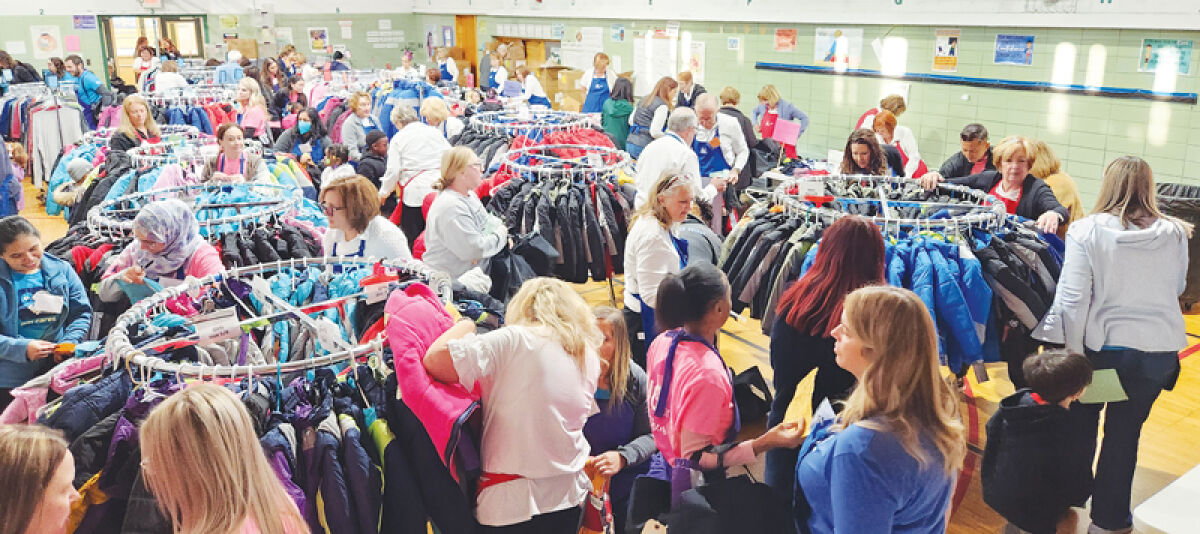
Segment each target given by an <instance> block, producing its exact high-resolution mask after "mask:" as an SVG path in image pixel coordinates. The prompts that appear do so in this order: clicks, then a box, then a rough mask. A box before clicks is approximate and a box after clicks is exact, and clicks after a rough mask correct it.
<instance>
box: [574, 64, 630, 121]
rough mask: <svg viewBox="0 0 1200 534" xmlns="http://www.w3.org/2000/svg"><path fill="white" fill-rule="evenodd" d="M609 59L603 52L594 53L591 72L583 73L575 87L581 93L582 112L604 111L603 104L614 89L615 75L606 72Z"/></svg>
mask: <svg viewBox="0 0 1200 534" xmlns="http://www.w3.org/2000/svg"><path fill="white" fill-rule="evenodd" d="M610 61H611V59H609V57H608V54H605V53H604V52H596V55H595V56H592V70H589V71H584V73H583V76H580V77H579V82H577V83H576V84H575V85H576V86H577V88H578V89H580V90H582V91H583V94H584V97H583V112H584V113H600V112H601V111H603V110H604V102H605V101H607V100H608V98H609V96H611V94H612V90H613V89H616V83H617V75H616V74H615V73H613V72H610V71H609V70H608V65H609V62H610ZM632 96H633V95H632V93H631V94H630V97H632Z"/></svg>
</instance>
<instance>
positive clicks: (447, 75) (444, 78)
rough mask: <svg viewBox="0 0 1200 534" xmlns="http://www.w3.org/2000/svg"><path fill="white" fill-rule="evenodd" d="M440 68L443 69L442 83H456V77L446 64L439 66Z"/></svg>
mask: <svg viewBox="0 0 1200 534" xmlns="http://www.w3.org/2000/svg"><path fill="white" fill-rule="evenodd" d="M438 68H439V69H441V71H442V81H444V82H452V81H454V75H453V74H450V69H449V68H447V67H446V63H445V62H443V63H442V64H440V65H438Z"/></svg>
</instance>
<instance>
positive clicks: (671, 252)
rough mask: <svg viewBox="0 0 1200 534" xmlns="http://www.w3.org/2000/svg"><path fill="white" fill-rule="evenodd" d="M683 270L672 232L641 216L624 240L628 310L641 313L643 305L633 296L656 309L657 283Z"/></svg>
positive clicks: (651, 218)
mask: <svg viewBox="0 0 1200 534" xmlns="http://www.w3.org/2000/svg"><path fill="white" fill-rule="evenodd" d="M681 270H682V268H681V267H680V265H679V251H678V250H676V249H675V242H674V241H672V240H671V233H670V232H668V231H667V229H666V228H663V225H662V224H661V223H659V222H658V219H656V218H654V217H653V216H651V215H643V216H640V217H638V218H637V220H636V221H634V222H633V226H632V227H630V228H629V237H628V238H626V240H625V291H624V300H625V307H627V308H629V309H631V310H633V311H635V312H638V313H641V312H642V305H641V303H639V302H638V300H637V298H635V297H634V296H635V295H637V296H640V297H642V301H643V302H645V303H646V304H647V305H648V306H650V307H651V308H657V307H658V284H660V283H662V280H663V278H665V277H666V276H667V275H668V274H674V273H678V272H679V271H681Z"/></svg>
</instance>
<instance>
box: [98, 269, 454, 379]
mask: <svg viewBox="0 0 1200 534" xmlns="http://www.w3.org/2000/svg"><path fill="white" fill-rule="evenodd" d="M376 265H381V266H383V267H384V268H386V269H389V270H395V271H396V272H398V273H399V274H404V275H408V276H410V277H415V278H417V279H419V280H420V281H421V282H423V283H425V284H427V285H429V286H430V288H431V289H433V290H434V292H435V293H436V294H437V295H438V296H439V298H441V299H442V301H443V302H445V303H449V302H451V301H452V298H453V289H452V285H451V281H450V277H449V276H447V275H446V274H445V273H441V272H436V271H433V270H432V269H430V268H429V267H427V266H425V265H424V264H423V263H421V262H418V261H412V260H383V261H377V260H375V259H372V258H350V257H333V258H331V257H324V258H304V259H295V260H281V261H277V262H271V263H264V264H261V265H252V266H248V267H240V268H235V269H231V270H229V271H226V272H224V273H217V274H212V275H209V276H206V277H204V278H201V279H199V280H194V281H190V282H188V283H184V284H181V285H178V286H175V287H171V288H167V289H164V290H163V291H160V292H158V293H156V294H154V295H151V296H149V297H147V298H145V299H143V300H141V301H139V302H138V303H136V304H134V305H133V306H132V307H131V308H130V309H129V310H128V311H126V312H125V313H124V314H121V316H119V317H118V318H117V320H116V322H115V323H114V324H113V328H112V330H111V331H110V333H109V335H108V341H107V343H106V345H105V353H106V354H107V355H108V357H109V359H110V361H111V362H112V363H113V365H117V364H119V363H120V362H125V363H126V365H128V366H132V367H137V368H139V370H140V371H141V372H142V373H147V374H150V373H156V372H161V373H167V374H172V375H175V376H179V377H192V378H203V377H229V378H238V377H249V376H272V375H280V374H283V373H292V372H297V371H306V370H309V369H316V368H319V367H325V366H327V365H333V364H338V363H347V362H353V361H354V360H355V359H357V358H358V357H361V356H365V355H369V354H373V353H381V352H382V351H383V343H384V342H383V340H382V339H381V338H376V339H374V340H372V341H369V342H367V343H362V344H358V345H356V346H354V347H352V348H350V349H347V350H342V351H338V352H334V353H332V354H328V355H325V356H319V357H316V358H307V359H303V360H295V361H289V362H284V363H278V364H274V365H271V364H267V365H224V366H204V365H197V364H189V363H169V362H167V361H166V360H163V359H162V358H159V357H157V356H148V355H146V354H145V353H143V352H142V351H141V350H139V349H137V348H135V347H134V346H133V344H132V343H131V342H130V341H129V337H128V334H127V332H128V329H129V327H130V326H133V325H135V324H138V323H141V322H148V321H149V318H150V317H153V316H155V315H157V314H158V313H163V312H165V310H166V302H167V301H168V300H170V299H173V298H176V297H179V296H182V295H185V294H186V293H188V292H191V291H194V290H198V289H201V288H204V287H206V286H219V285H221V284H223V283H224V282H225V281H226V280H229V279H236V278H241V277H243V276H248V275H259V274H263V273H269V272H278V271H282V270H283V269H289V268H290V269H295V268H297V267H299V268H307V267H310V266H316V267H334V266H342V267H345V266H357V267H360V268H373V267H374V266H376ZM385 283H387V284H389V286H390V284H391V283H392V282H391V281H389V282H385ZM371 287H372V286H367V288H368V290H367V291H364V292H360V293H359V294H357V295H355V296H365V295H366V294H367V293H369V292H370V291H371V289H370V288H371ZM333 300H337V299H333ZM321 304H324V303H313V304H312V305H309V306H306V307H316V306H319V305H321ZM156 312H158V313H156ZM293 313H294V312H293ZM263 320H264V318H262V317H255V318H252V319H249V320H246V321H239V323H238V326H239V327H243V326H247V327H252V325H256V324H259V323H261V322H262V321H263ZM242 331H244V330H243V329H241V328H239V329H238V330H237V332H242Z"/></svg>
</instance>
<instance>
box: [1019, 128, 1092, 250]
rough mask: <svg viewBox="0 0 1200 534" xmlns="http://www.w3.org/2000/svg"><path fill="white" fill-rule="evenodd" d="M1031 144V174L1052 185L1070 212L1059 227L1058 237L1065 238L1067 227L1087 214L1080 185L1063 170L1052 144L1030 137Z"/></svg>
mask: <svg viewBox="0 0 1200 534" xmlns="http://www.w3.org/2000/svg"><path fill="white" fill-rule="evenodd" d="M1029 145H1030V147H1031V148H1032V149H1033V153H1032V154H1030V158H1032V159H1033V164H1032V165H1030V166H1029V174H1032V175H1033V176H1034V178H1039V179H1041V180H1042V181H1043V182H1046V185H1048V186H1050V190H1051V191H1054V197H1055V198H1057V199H1058V203H1059V204H1062V205H1063V207H1064V208H1066V209H1067V213H1069V214H1070V216H1069V217H1067V220H1066V222H1064V223H1063V224H1062V225H1060V226H1059V227H1058V237H1061V238H1064V239H1065V238H1066V237H1067V227H1068V226H1070V224H1071V223H1073V222H1075V221H1078V220H1079V219H1082V218H1083V217H1084V215H1085V213H1084V211H1083V201H1082V200H1080V199H1079V187H1077V186H1076V185H1075V180H1073V179H1071V177H1070V176H1069V175H1067V173H1065V172H1063V170H1062V161H1060V160H1059V159H1058V156H1057V155H1055V154H1054V150H1052V149H1051V148H1050V145H1047V144H1046V142H1045V141H1042V140H1041V139H1030V140H1029Z"/></svg>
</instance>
